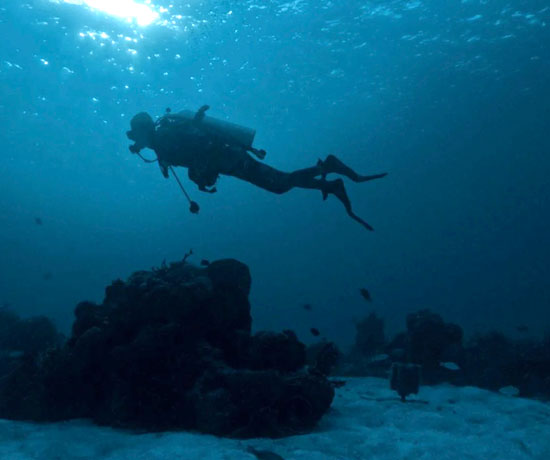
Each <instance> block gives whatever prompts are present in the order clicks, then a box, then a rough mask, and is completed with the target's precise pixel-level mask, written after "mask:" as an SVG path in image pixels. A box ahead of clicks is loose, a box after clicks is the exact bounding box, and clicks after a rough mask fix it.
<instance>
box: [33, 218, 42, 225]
mask: <svg viewBox="0 0 550 460" xmlns="http://www.w3.org/2000/svg"><path fill="white" fill-rule="evenodd" d="M34 223H35V224H36V225H42V224H43V222H42V219H41V218H40V217H35V218H34Z"/></svg>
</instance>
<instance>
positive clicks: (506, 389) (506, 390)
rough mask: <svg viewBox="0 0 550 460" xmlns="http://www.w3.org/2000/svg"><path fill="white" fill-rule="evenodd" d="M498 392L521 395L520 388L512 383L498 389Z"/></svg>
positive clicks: (506, 394) (507, 394)
mask: <svg viewBox="0 0 550 460" xmlns="http://www.w3.org/2000/svg"><path fill="white" fill-rule="evenodd" d="M498 392H499V393H500V394H501V395H504V396H519V390H518V389H517V388H516V387H514V386H512V385H508V386H507V387H502V388H501V389H500V390H498Z"/></svg>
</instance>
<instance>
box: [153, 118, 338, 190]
mask: <svg viewBox="0 0 550 460" xmlns="http://www.w3.org/2000/svg"><path fill="white" fill-rule="evenodd" d="M153 149H154V150H155V152H156V154H157V156H158V159H159V164H160V165H161V169H163V168H166V167H168V166H183V167H186V168H188V174H189V178H190V179H191V180H192V181H193V182H195V183H196V184H197V185H198V186H199V188H200V189H201V190H204V189H205V188H206V187H212V186H213V185H214V184H215V183H216V180H217V178H218V176H219V175H220V174H222V175H226V176H233V177H237V178H239V179H242V180H245V181H247V182H250V183H251V184H254V185H256V186H258V187H260V188H263V189H265V190H268V191H269V192H272V193H285V192H288V191H289V190H290V189H292V188H293V187H302V188H313V189H318V190H324V189H325V187H324V186H326V185H327V184H329V182H328V181H326V180H324V179H316V178H315V177H316V176H320V175H321V174H322V171H321V168H320V166H315V167H312V168H306V169H301V170H299V171H295V172H292V173H286V172H283V171H279V170H277V169H275V168H272V167H271V166H268V165H266V164H264V163H261V162H260V161H257V160H256V159H254V158H252V157H251V156H250V155H249V154H248V153H247V151H246V149H245V148H244V147H240V146H238V145H230V144H228V143H227V141H226V140H224V139H223V138H221V137H219V136H217V135H216V134H215V133H212V132H209V131H207V130H206V129H205V128H203V127H201V126H200V121H198V122H196V121H192V120H181V119H171V118H170V117H166V118H165V119H164V120H161V122H160V123H159V124H158V126H157V128H156V130H155V136H154V141H153ZM163 172H165V170H164V169H163ZM165 175H167V174H166V173H165Z"/></svg>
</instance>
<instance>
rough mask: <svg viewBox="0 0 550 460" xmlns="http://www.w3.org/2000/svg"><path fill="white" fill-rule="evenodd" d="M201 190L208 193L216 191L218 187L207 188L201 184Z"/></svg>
mask: <svg viewBox="0 0 550 460" xmlns="http://www.w3.org/2000/svg"><path fill="white" fill-rule="evenodd" d="M199 190H200V191H201V192H206V193H216V192H217V191H218V190H217V189H216V187H212V188H206V187H205V186H204V185H199Z"/></svg>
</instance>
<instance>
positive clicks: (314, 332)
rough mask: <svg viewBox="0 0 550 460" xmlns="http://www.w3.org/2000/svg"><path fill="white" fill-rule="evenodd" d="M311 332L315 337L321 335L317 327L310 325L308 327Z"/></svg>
mask: <svg viewBox="0 0 550 460" xmlns="http://www.w3.org/2000/svg"><path fill="white" fill-rule="evenodd" d="M310 331H311V333H312V334H313V335H314V336H315V337H319V336H320V335H321V333H320V332H319V329H317V328H315V327H312V328H311V329H310Z"/></svg>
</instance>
